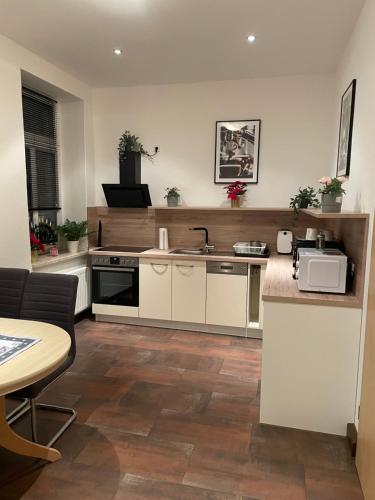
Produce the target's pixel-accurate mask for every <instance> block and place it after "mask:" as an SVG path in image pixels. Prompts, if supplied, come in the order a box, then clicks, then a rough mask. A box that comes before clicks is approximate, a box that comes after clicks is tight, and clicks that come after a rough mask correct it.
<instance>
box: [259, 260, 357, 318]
mask: <svg viewBox="0 0 375 500" xmlns="http://www.w3.org/2000/svg"><path fill="white" fill-rule="evenodd" d="M292 275H293V267H292V258H291V256H290V255H278V254H272V255H271V256H270V258H269V259H268V263H267V270H266V274H265V279H264V285H263V295H262V298H263V300H264V301H266V302H287V303H295V304H311V305H317V306H319V305H320V306H336V307H352V308H358V309H360V308H361V307H362V300H361V298H360V297H358V296H357V295H355V294H353V293H350V292H349V293H346V294H342V295H340V294H334V293H318V292H301V291H300V290H298V284H297V281H296V280H295V279H293V276H292Z"/></svg>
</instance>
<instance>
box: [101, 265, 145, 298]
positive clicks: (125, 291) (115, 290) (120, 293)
mask: <svg viewBox="0 0 375 500" xmlns="http://www.w3.org/2000/svg"><path fill="white" fill-rule="evenodd" d="M92 278H93V302H94V303H99V304H111V305H120V306H133V307H138V305H139V276H138V269H137V268H108V267H99V266H93V268H92Z"/></svg>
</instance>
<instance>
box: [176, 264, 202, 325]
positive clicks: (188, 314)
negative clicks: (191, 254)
mask: <svg viewBox="0 0 375 500" xmlns="http://www.w3.org/2000/svg"><path fill="white" fill-rule="evenodd" d="M172 320H173V321H185V322H190V323H205V321H206V263H205V262H197V261H179V260H176V261H174V262H173V264H172Z"/></svg>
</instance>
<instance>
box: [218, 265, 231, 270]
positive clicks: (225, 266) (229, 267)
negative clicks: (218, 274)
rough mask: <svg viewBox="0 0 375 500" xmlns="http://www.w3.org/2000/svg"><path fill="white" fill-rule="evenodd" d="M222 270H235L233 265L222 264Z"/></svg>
mask: <svg viewBox="0 0 375 500" xmlns="http://www.w3.org/2000/svg"><path fill="white" fill-rule="evenodd" d="M220 269H233V264H221V265H220Z"/></svg>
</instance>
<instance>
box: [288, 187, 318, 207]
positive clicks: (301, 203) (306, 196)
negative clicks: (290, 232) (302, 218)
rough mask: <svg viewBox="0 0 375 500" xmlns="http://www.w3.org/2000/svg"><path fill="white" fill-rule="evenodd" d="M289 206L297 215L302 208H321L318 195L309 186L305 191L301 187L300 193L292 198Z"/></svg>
mask: <svg viewBox="0 0 375 500" xmlns="http://www.w3.org/2000/svg"><path fill="white" fill-rule="evenodd" d="M289 206H290V208H293V209H294V212H295V213H296V214H298V211H299V210H300V209H301V208H308V207H314V208H318V207H319V206H320V202H319V199H318V193H317V191H316V190H315V189H314V188H313V187H310V186H307V187H306V188H303V189H302V188H301V187H300V188H298V193H297V194H296V195H295V196H293V197H292V198H290V204H289Z"/></svg>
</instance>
